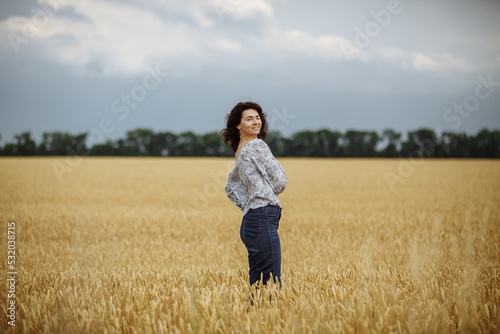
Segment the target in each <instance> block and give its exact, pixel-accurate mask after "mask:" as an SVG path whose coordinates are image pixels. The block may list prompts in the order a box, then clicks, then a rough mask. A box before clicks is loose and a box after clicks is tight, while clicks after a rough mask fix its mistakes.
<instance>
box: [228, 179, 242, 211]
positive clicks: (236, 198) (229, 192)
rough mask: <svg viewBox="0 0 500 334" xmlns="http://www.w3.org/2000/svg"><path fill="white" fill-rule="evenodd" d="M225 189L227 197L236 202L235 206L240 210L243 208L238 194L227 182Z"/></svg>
mask: <svg viewBox="0 0 500 334" xmlns="http://www.w3.org/2000/svg"><path fill="white" fill-rule="evenodd" d="M225 190H226V194H227V197H229V199H230V200H231V202H233V203H234V204H236V206H237V207H238V208H239V209H240V210H243V203H241V201H240V200H239V199H238V196H237V195H236V193H235V192H234V191H233V190H232V189H231V186H230V185H229V184H226V187H225Z"/></svg>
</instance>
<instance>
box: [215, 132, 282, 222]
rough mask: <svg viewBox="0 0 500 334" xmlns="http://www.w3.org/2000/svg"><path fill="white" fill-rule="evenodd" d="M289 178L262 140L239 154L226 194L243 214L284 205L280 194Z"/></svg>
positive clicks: (254, 140)
mask: <svg viewBox="0 0 500 334" xmlns="http://www.w3.org/2000/svg"><path fill="white" fill-rule="evenodd" d="M286 183H287V178H286V176H285V171H284V170H283V167H281V165H280V163H279V162H278V160H276V158H275V157H274V156H273V154H272V152H271V149H270V148H269V146H267V144H266V142H264V141H263V140H262V139H259V138H256V139H252V140H250V141H249V142H248V143H247V144H246V145H245V146H244V147H243V148H242V149H241V152H240V155H239V156H238V160H236V163H235V164H234V168H233V169H232V170H231V172H230V173H229V176H228V178H227V183H226V187H225V190H226V194H227V196H228V197H229V199H230V200H231V202H233V203H234V204H236V206H237V207H238V208H239V209H240V210H242V211H243V216H244V215H245V214H246V213H247V212H248V211H249V210H250V209H256V208H259V207H262V206H266V205H268V204H273V205H278V206H279V207H280V208H281V203H280V201H279V199H278V194H280V193H282V192H283V191H284V190H285V187H286Z"/></svg>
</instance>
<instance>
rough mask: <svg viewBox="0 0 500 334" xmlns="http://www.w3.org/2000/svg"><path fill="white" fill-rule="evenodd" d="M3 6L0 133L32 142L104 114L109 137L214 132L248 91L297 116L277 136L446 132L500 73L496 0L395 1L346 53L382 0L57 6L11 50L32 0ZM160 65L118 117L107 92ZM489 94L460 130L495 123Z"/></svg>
mask: <svg viewBox="0 0 500 334" xmlns="http://www.w3.org/2000/svg"><path fill="white" fill-rule="evenodd" d="M221 1H224V0H221ZM13 3H14V2H2V4H1V5H0V6H1V7H0V12H1V13H2V15H3V16H2V17H1V18H0V34H1V35H2V36H3V37H4V38H3V41H2V44H1V45H0V60H1V65H0V70H1V73H2V75H1V76H0V111H1V113H0V133H1V134H2V141H3V142H5V141H10V140H11V138H12V136H13V135H14V134H18V133H20V132H21V131H31V132H32V133H33V134H34V135H35V137H38V138H39V137H40V136H41V133H42V132H43V131H54V130H63V131H66V130H67V131H70V132H83V131H91V130H92V129H95V128H97V127H98V126H99V122H100V120H102V119H104V118H109V119H111V120H112V121H113V124H114V125H115V130H114V131H113V132H112V133H109V134H107V137H109V138H118V137H123V136H124V133H125V132H126V131H127V130H130V129H134V128H136V127H139V126H141V127H148V128H152V129H154V130H157V131H159V130H170V131H174V132H180V131H185V130H193V131H195V132H199V133H203V132H207V131H216V130H219V129H221V128H222V127H223V125H224V124H223V121H224V116H225V114H226V113H227V112H229V110H230V109H231V107H232V106H233V105H234V104H235V103H237V102H238V101H241V100H247V99H252V100H254V101H257V102H259V103H261V104H262V105H263V107H264V109H265V111H266V112H267V113H268V115H270V116H273V115H274V116H273V117H275V118H276V117H278V116H276V115H277V114H276V112H281V113H283V112H285V113H288V114H289V115H292V116H294V118H293V119H292V118H290V119H289V122H288V123H286V122H285V123H283V122H281V123H279V122H278V123H275V124H276V129H279V130H280V131H281V132H283V133H284V134H285V135H290V134H291V133H293V132H295V131H298V130H304V129H311V130H314V129H319V128H322V127H329V128H331V129H338V130H345V129H349V128H354V129H374V130H378V131H381V130H382V129H384V128H394V129H396V130H399V131H407V130H409V129H415V128H418V127H423V126H425V127H431V128H437V129H451V126H452V125H453V124H454V123H451V122H446V121H445V120H444V119H443V114H444V113H445V111H446V110H447V109H449V108H452V107H453V105H454V104H457V103H458V104H459V103H463V101H464V99H465V98H466V97H467V96H469V95H471V94H472V95H473V94H474V93H475V89H476V86H477V85H478V82H479V81H478V80H479V79H478V78H479V77H480V76H482V77H486V76H488V75H489V74H492V75H493V80H495V81H499V82H500V40H499V39H498V33H497V32H498V31H500V22H498V19H497V18H498V14H500V4H499V3H498V2H495V1H480V2H474V3H471V2H467V1H443V2H439V3H435V2H426V1H412V2H409V1H403V0H402V1H401V4H400V7H402V11H401V12H400V13H398V14H393V15H392V16H391V19H390V22H389V24H387V26H385V27H380V32H379V33H378V34H375V36H374V37H372V38H370V39H371V41H370V43H369V45H368V46H366V47H364V48H360V53H359V55H358V56H357V57H354V58H353V59H352V60H351V61H350V62H349V61H347V60H346V58H345V57H344V55H343V54H342V52H341V49H340V46H342V45H345V44H346V43H351V44H353V43H354V41H355V40H354V38H355V34H356V32H355V30H354V29H355V27H359V28H360V29H365V27H366V25H367V24H369V23H370V22H375V21H374V20H375V19H374V16H373V14H372V13H371V11H375V12H377V13H381V12H380V11H381V10H386V9H387V6H388V3H389V1H375V2H373V1H366V2H356V4H346V3H345V2H341V1H316V2H314V3H311V2H309V3H305V2H301V1H264V0H260V1H255V2H253V3H252V5H248V3H249V2H245V3H244V4H243V2H238V1H231V2H226V4H229V5H228V6H229V7H224V8H225V9H226V11H224V12H223V13H221V12H218V11H217V9H216V8H215V7H214V2H212V1H182V2H181V1H153V0H150V1H127V2H123V1H96V0H93V1H87V2H83V3H72V2H67V1H65V2H64V3H66V5H64V6H62V7H61V8H60V9H59V10H58V11H57V13H56V15H54V16H53V17H50V19H49V20H48V22H47V23H46V24H44V25H42V26H40V27H37V31H36V34H34V36H32V37H30V38H27V43H21V44H19V45H18V47H19V52H18V53H15V52H14V50H13V48H12V45H11V44H10V42H9V39H8V38H7V36H8V34H9V33H15V34H17V35H18V36H21V37H23V32H22V28H23V24H22V23H20V22H17V21H16V20H14V17H16V16H24V17H25V18H26V19H27V20H30V19H31V20H32V16H33V15H34V13H35V12H36V11H37V10H39V8H40V5H39V4H37V3H36V2H34V1H31V2H29V1H22V2H15V5H14V4H13ZM61 3H62V2H61ZM218 4H220V2H218ZM235 4H239V6H241V7H239V6H237V5H235ZM231 6H232V7H231ZM245 6H246V7H245ZM221 15H222V16H221ZM372 25H373V23H372ZM156 66H160V67H161V70H162V71H166V72H168V73H169V76H168V77H166V78H165V79H164V80H163V81H162V82H161V83H160V84H159V85H158V87H157V88H155V89H153V90H151V91H147V97H145V98H144V99H143V100H141V101H139V102H138V103H137V106H136V107H135V108H131V107H129V114H128V116H127V117H126V118H125V119H123V120H122V119H120V118H119V117H118V116H119V114H118V113H115V112H113V107H112V103H113V101H115V100H116V99H117V98H118V99H119V98H120V97H121V96H122V94H125V95H127V94H128V95H130V94H131V92H132V91H133V90H134V87H137V86H139V87H140V86H141V85H143V82H144V77H145V76H146V75H148V71H147V70H146V67H149V68H155V67H156ZM151 82H152V81H151ZM494 89H495V91H494V92H492V93H491V95H490V96H489V97H488V98H487V99H485V100H481V101H480V104H479V105H478V107H477V110H474V112H471V113H470V116H469V117H467V118H463V122H461V125H460V127H459V128H458V129H457V131H465V132H476V131H477V130H479V129H480V128H482V127H488V128H500V121H499V110H498V108H499V106H500V87H498V88H496V87H494ZM135 92H136V93H138V92H140V89H139V88H137V89H136V91H135ZM121 106H123V102H122V104H121Z"/></svg>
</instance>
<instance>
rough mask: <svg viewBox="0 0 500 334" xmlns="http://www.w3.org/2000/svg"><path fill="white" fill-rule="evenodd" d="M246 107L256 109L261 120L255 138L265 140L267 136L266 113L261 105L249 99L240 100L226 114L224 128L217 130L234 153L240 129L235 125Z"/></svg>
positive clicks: (238, 142) (238, 122)
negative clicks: (245, 100)
mask: <svg viewBox="0 0 500 334" xmlns="http://www.w3.org/2000/svg"><path fill="white" fill-rule="evenodd" d="M248 109H254V110H256V111H257V112H258V113H259V116H260V120H261V122H262V126H261V128H260V132H259V134H258V135H257V138H259V139H262V140H266V137H267V132H268V129H267V121H266V114H265V113H264V112H263V111H262V108H261V106H259V105H258V104H257V103H255V102H250V101H248V102H240V103H238V104H237V105H236V106H234V108H233V110H231V112H230V113H229V114H227V115H226V123H227V124H226V128H225V129H223V130H221V131H220V132H219V135H220V136H221V137H222V140H223V141H224V143H225V144H226V145H227V146H229V148H231V150H232V151H233V152H235V153H236V151H237V150H238V145H239V144H240V130H238V128H237V127H236V126H237V125H239V124H240V123H241V114H243V112H244V111H245V110H248Z"/></svg>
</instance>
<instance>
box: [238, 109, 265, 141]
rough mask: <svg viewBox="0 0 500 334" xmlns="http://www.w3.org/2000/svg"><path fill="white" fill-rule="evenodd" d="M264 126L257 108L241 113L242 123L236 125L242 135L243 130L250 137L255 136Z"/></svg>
mask: <svg viewBox="0 0 500 334" xmlns="http://www.w3.org/2000/svg"><path fill="white" fill-rule="evenodd" d="M261 126H262V121H261V119H260V115H259V113H258V112H257V110H255V109H247V110H245V111H243V113H242V114H241V121H240V124H239V125H237V126H236V127H237V128H238V129H239V130H240V135H242V133H241V132H242V131H243V133H244V134H245V135H247V136H249V137H255V136H257V135H258V134H259V133H260V128H261Z"/></svg>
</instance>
